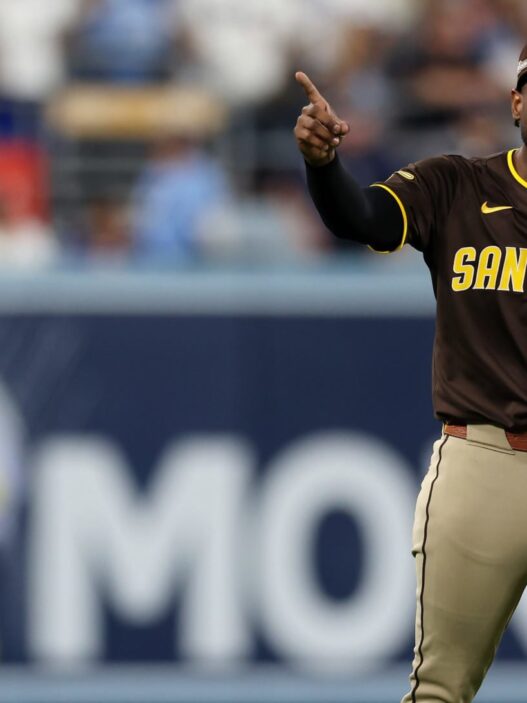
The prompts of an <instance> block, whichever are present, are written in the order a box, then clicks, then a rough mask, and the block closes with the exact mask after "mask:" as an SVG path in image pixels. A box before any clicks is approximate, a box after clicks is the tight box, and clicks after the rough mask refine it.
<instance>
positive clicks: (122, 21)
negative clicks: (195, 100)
mask: <svg viewBox="0 0 527 703" xmlns="http://www.w3.org/2000/svg"><path fill="white" fill-rule="evenodd" d="M170 10H171V0H84V1H83V6H82V13H81V15H80V18H79V22H78V24H77V26H76V28H75V29H74V31H73V32H72V34H71V36H70V41H69V47H70V51H69V59H70V71H71V73H72V75H73V76H74V77H75V78H80V79H85V80H92V81H94V80H100V81H116V82H145V81H157V80H161V79H166V78H167V77H168V76H169V74H170V68H171V61H172V50H173V44H174V36H175V33H176V25H175V23H173V22H172V19H173V15H172V13H171V12H170Z"/></svg>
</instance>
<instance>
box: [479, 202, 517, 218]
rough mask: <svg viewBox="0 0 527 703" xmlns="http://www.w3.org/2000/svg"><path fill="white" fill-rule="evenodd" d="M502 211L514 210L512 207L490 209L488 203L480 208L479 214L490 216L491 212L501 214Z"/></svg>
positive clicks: (502, 206) (503, 206) (504, 206)
mask: <svg viewBox="0 0 527 703" xmlns="http://www.w3.org/2000/svg"><path fill="white" fill-rule="evenodd" d="M502 210H514V208H513V207H512V205H500V206H498V207H490V206H489V203H488V201H486V202H484V203H483V205H482V206H481V212H482V213H483V214H484V215H492V213H493V212H501V211H502Z"/></svg>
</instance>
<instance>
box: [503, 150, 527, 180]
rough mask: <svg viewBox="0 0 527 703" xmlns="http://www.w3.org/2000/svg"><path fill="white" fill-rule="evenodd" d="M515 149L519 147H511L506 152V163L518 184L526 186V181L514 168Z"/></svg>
mask: <svg viewBox="0 0 527 703" xmlns="http://www.w3.org/2000/svg"><path fill="white" fill-rule="evenodd" d="M516 151H519V149H511V150H510V151H509V153H508V154H507V163H508V165H509V171H510V172H511V173H512V175H513V177H514V179H515V180H516V181H518V183H519V184H520V185H522V186H523V187H524V188H527V181H526V180H525V179H524V178H522V177H521V176H520V174H519V173H518V171H517V170H516V166H515V165H514V159H513V156H514V154H515V152H516Z"/></svg>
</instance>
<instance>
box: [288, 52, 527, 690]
mask: <svg viewBox="0 0 527 703" xmlns="http://www.w3.org/2000/svg"><path fill="white" fill-rule="evenodd" d="M296 79H297V81H298V83H300V85H301V86H302V87H303V88H304V90H305V92H306V94H307V97H308V100H309V105H308V106H307V107H305V108H304V109H303V110H302V114H301V116H300V117H299V119H298V122H297V125H296V127H295V137H296V139H297V142H298V146H299V148H300V151H301V152H302V154H303V155H304V159H305V161H306V169H307V181H308V187H309V191H310V193H311V196H312V198H313V201H314V203H315V205H316V207H317V209H318V211H319V213H320V215H321V217H322V219H323V221H324V223H325V224H326V226H327V227H328V228H329V229H330V230H331V231H332V232H333V233H334V234H335V235H336V236H337V237H341V238H344V239H352V240H354V241H357V242H361V243H364V244H367V245H369V246H370V247H371V248H372V249H374V250H377V251H380V252H384V253H388V252H394V251H397V250H399V249H401V248H402V247H403V246H404V245H405V244H410V245H411V246H413V247H415V248H416V249H418V250H419V251H421V252H422V253H423V256H424V260H425V262H426V264H427V266H428V268H429V269H430V273H431V276H432V284H433V287H434V293H435V296H436V300H437V323H436V338H435V345H434V354H433V400H434V408H435V413H436V416H437V417H438V418H439V419H441V420H442V421H443V432H442V437H441V438H440V439H439V440H438V441H437V442H436V444H435V445H434V452H433V455H432V459H431V464H430V468H429V471H428V473H427V475H426V477H425V479H424V481H423V483H422V487H421V492H420V494H419V497H418V500H417V507H416V513H415V522H414V530H413V554H414V556H415V561H416V572H417V609H416V627H415V638H416V640H415V649H414V654H415V656H414V661H413V670H412V674H411V676H410V683H411V690H410V692H409V693H408V694H407V695H406V696H405V697H404V699H403V703H410V701H411V702H412V703H417V702H420V703H439V702H442V703H468V702H469V701H472V700H473V698H474V696H475V695H476V692H477V691H478V689H479V687H480V685H481V683H482V681H483V679H484V677H485V674H486V672H487V670H488V668H489V666H490V665H491V663H492V660H493V658H494V654H495V652H496V648H497V646H498V644H499V642H500V639H501V637H502V634H503V632H504V630H505V628H506V626H507V624H508V622H509V620H510V618H511V616H512V614H513V612H514V610H515V608H516V605H517V604H518V601H519V599H520V597H521V595H522V593H523V591H524V588H525V586H526V584H527V509H526V508H527V282H526V273H527V87H524V86H525V85H526V84H527V45H526V46H525V48H524V49H523V51H522V53H521V56H520V62H519V65H518V73H517V83H516V88H515V89H514V90H513V91H512V115H513V118H514V120H515V123H516V125H517V126H518V127H520V130H521V137H522V142H523V145H522V146H521V147H520V148H519V149H511V150H510V151H508V152H504V153H499V154H494V155H492V156H489V157H486V158H476V159H467V158H463V157H462V156H440V157H437V158H431V159H426V160H424V161H421V162H419V163H414V164H410V165H409V166H406V167H405V168H403V169H402V170H401V171H397V172H396V173H394V174H392V176H390V178H388V180H387V181H386V182H384V183H375V184H373V186H371V187H370V188H366V189H361V188H360V187H359V186H358V185H357V183H356V182H355V181H354V179H353V177H352V176H351V175H350V174H349V173H348V172H347V171H346V170H345V169H344V168H343V166H342V164H341V162H340V161H339V158H338V156H337V149H338V146H339V144H340V143H341V142H342V140H343V139H344V138H345V137H346V135H347V134H348V133H349V131H350V127H349V125H348V124H347V123H346V122H344V121H343V120H341V119H339V118H338V116H337V115H336V114H335V113H334V112H333V110H332V109H331V107H330V105H329V104H328V103H327V101H326V100H325V99H324V98H323V97H322V95H321V94H320V93H319V91H318V90H317V88H316V87H315V86H314V85H313V83H312V82H311V81H310V79H309V78H308V77H307V76H306V75H305V74H304V73H297V75H296Z"/></svg>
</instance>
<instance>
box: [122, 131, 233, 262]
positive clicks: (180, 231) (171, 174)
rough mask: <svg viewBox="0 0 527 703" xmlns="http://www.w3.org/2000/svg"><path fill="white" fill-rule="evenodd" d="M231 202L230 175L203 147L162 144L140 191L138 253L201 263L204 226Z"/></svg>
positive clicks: (135, 231)
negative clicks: (201, 230) (204, 222)
mask: <svg viewBox="0 0 527 703" xmlns="http://www.w3.org/2000/svg"><path fill="white" fill-rule="evenodd" d="M228 199H229V184H228V181H227V177H226V174H225V172H224V171H223V170H222V169H221V167H220V166H219V165H218V164H217V163H216V162H215V161H214V160H213V159H212V158H211V157H210V156H208V154H207V153H206V151H205V150H204V149H203V148H201V147H200V146H198V145H196V144H195V143H193V142H191V141H188V140H184V139H177V138H170V137H168V138H165V139H162V140H161V141H160V143H159V144H158V145H157V146H156V148H155V151H154V155H153V158H152V160H151V161H150V163H149V164H148V165H147V166H146V168H145V170H144V172H143V174H142V175H141V177H140V179H139V182H138V184H137V188H136V191H135V214H134V222H133V236H134V249H135V252H136V253H137V255H138V256H139V257H141V258H143V259H146V260H150V261H156V260H157V261H160V262H161V261H163V260H168V261H171V260H172V261H192V260H194V259H196V258H198V257H199V256H200V251H199V242H198V231H199V228H200V223H201V222H202V220H203V218H205V217H206V216H207V215H208V214H209V213H210V212H212V211H214V210H215V209H217V208H219V207H221V206H223V205H224V204H225V203H226V202H227V201H228Z"/></svg>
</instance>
